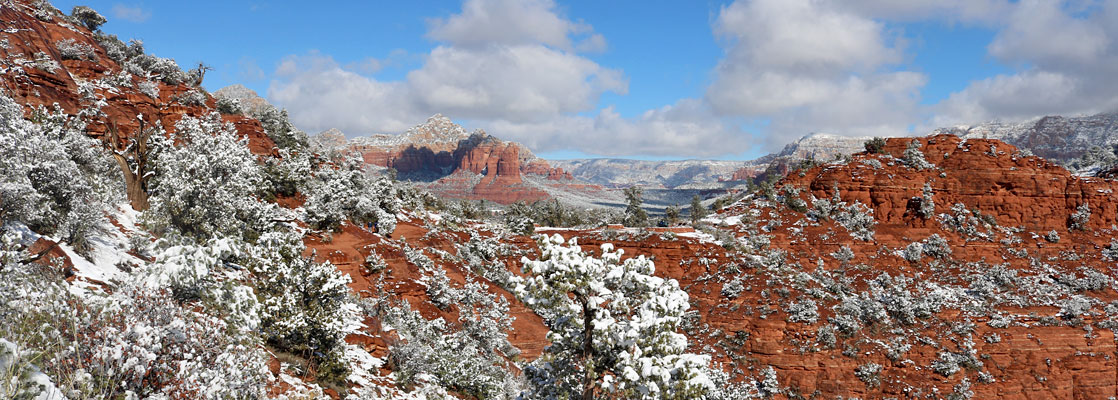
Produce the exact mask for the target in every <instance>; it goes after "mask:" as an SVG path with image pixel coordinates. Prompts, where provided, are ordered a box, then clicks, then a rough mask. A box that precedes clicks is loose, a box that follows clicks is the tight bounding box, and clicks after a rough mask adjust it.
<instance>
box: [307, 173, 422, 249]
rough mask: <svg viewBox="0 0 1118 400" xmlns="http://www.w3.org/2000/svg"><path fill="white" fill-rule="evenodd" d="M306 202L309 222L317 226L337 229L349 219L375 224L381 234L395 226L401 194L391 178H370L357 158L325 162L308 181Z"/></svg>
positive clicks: (370, 225)
mask: <svg viewBox="0 0 1118 400" xmlns="http://www.w3.org/2000/svg"><path fill="white" fill-rule="evenodd" d="M306 186H307V188H306V189H305V190H304V194H306V196H307V201H306V202H305V203H304V204H303V209H304V210H305V211H306V221H307V223H308V224H310V225H311V226H313V227H315V228H316V229H324V230H325V229H337V228H338V227H339V226H340V225H341V223H342V222H343V221H346V220H349V221H351V222H353V223H354V224H357V225H358V226H369V227H373V226H375V228H376V231H377V232H378V233H380V234H382V235H389V234H391V233H392V231H393V230H395V229H396V215H395V214H396V213H398V212H399V211H400V199H399V197H398V196H399V193H398V192H397V190H396V186H395V185H394V184H393V183H392V181H391V180H389V179H388V178H384V177H381V178H376V179H372V178H369V176H368V175H366V174H365V171H364V164H363V163H362V162H361V161H360V160H358V159H345V160H341V161H339V162H337V164H324V165H322V166H321V167H320V168H318V169H317V170H315V171H314V176H313V177H312V178H311V179H310V180H309V181H308V182H307V183H306Z"/></svg>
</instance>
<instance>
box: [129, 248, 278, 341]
mask: <svg viewBox="0 0 1118 400" xmlns="http://www.w3.org/2000/svg"><path fill="white" fill-rule="evenodd" d="M243 246H244V244H242V243H241V242H239V241H237V240H234V239H229V238H220V239H210V240H208V241H206V242H205V243H204V244H202V245H195V244H193V243H186V244H172V243H171V242H170V241H168V240H166V239H164V240H160V241H158V242H156V243H155V244H153V245H152V246H150V247H151V248H152V249H151V250H152V253H153V255H154V258H155V261H154V262H153V263H152V264H150V265H149V266H146V267H145V268H142V271H138V272H137V275H138V277H140V278H141V279H143V281H144V282H145V284H146V285H147V287H149V288H151V289H169V290H170V291H171V295H172V296H173V297H174V298H175V299H176V300H177V301H179V302H192V303H197V304H200V305H202V306H203V307H204V308H205V309H206V310H207V313H209V314H210V315H215V316H220V317H221V318H222V319H223V320H224V321H225V322H226V323H227V324H228V325H229V326H230V328H231V329H236V330H238V331H241V332H251V331H256V330H257V329H258V328H259V325H260V317H259V313H260V309H259V304H258V302H257V299H256V294H255V293H254V291H253V289H252V288H251V287H249V286H246V285H244V284H243V283H242V282H245V281H248V279H249V276H248V271H245V270H244V267H243V266H241V264H243V260H244V259H245V258H246V257H247V254H246V250H245V248H244V247H243Z"/></svg>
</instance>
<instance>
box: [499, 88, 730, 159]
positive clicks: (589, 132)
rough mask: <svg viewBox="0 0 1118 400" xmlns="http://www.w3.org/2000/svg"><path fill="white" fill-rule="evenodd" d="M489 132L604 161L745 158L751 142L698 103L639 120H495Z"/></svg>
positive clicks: (607, 115)
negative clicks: (640, 157) (619, 158)
mask: <svg viewBox="0 0 1118 400" xmlns="http://www.w3.org/2000/svg"><path fill="white" fill-rule="evenodd" d="M487 126H489V127H491V128H487V129H489V130H490V132H500V133H501V135H502V138H505V139H509V140H514V141H517V142H520V143H523V144H525V145H527V146H528V147H530V148H532V149H535V150H536V151H551V150H567V149H575V150H580V151H583V152H586V153H590V154H597V155H602V156H632V155H650V156H674V157H679V156H691V157H716V156H725V155H728V154H741V153H744V152H745V151H746V150H748V149H749V148H750V146H751V140H752V137H751V136H749V135H746V134H745V133H744V132H742V131H741V129H740V128H738V127H736V126H733V125H732V124H729V123H727V122H726V121H725V120H724V119H723V118H720V117H718V116H716V115H714V114H713V113H712V112H711V111H710V108H709V107H707V106H706V105H705V104H703V103H702V101H700V100H696V99H683V100H680V101H679V102H677V103H676V104H674V105H670V106H664V107H660V108H657V109H654V110H648V111H646V112H644V113H643V114H642V115H640V116H639V117H637V118H625V117H623V116H621V115H620V114H619V113H618V112H617V111H616V110H615V109H614V108H613V107H607V108H605V109H603V110H602V111H601V112H600V113H598V114H597V115H596V116H593V117H587V116H563V117H560V118H556V119H553V120H548V121H542V122H535V123H519V122H510V121H506V120H494V121H489V122H488V123H487Z"/></svg>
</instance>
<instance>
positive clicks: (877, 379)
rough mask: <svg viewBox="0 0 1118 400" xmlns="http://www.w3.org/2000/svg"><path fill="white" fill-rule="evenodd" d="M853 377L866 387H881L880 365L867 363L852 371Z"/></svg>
mask: <svg viewBox="0 0 1118 400" xmlns="http://www.w3.org/2000/svg"><path fill="white" fill-rule="evenodd" d="M854 376H856V377H858V380H860V381H862V382H863V383H865V384H866V386H867V387H870V388H876V387H878V386H881V364H877V363H872V362H868V363H865V364H862V365H860V366H858V368H856V369H855V370H854Z"/></svg>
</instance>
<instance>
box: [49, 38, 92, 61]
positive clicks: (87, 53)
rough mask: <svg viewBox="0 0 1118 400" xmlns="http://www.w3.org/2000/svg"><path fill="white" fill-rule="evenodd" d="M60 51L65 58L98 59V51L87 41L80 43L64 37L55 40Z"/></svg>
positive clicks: (55, 45)
mask: <svg viewBox="0 0 1118 400" xmlns="http://www.w3.org/2000/svg"><path fill="white" fill-rule="evenodd" d="M54 47H57V48H58V53H59V54H60V55H61V56H62V59H63V60H86V61H97V52H96V50H94V49H93V46H90V45H89V44H87V43H78V42H77V41H75V40H74V39H63V40H59V41H57V42H54Z"/></svg>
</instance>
